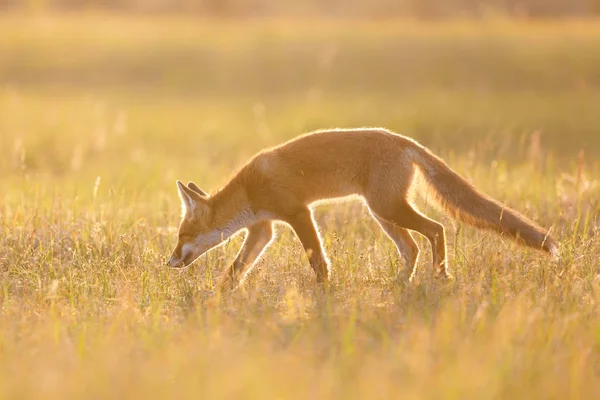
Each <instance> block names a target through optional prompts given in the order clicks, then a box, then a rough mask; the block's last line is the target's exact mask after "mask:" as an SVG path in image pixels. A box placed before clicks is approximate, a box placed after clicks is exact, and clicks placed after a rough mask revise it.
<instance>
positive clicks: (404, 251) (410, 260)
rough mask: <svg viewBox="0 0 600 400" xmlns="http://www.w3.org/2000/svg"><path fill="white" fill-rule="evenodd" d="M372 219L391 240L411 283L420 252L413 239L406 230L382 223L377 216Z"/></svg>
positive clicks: (388, 223) (385, 222)
mask: <svg viewBox="0 0 600 400" xmlns="http://www.w3.org/2000/svg"><path fill="white" fill-rule="evenodd" d="M374 218H375V220H376V221H377V222H378V223H379V226H381V228H382V229H383V231H384V232H385V233H386V234H387V236H388V237H389V238H390V239H392V241H393V242H394V244H395V245H396V248H397V249H398V253H400V256H401V257H402V258H403V259H404V261H405V262H406V266H407V268H408V270H409V271H410V278H409V281H410V282H412V280H413V279H414V277H415V274H416V272H417V260H418V258H419V252H420V250H419V246H418V245H417V242H415V239H414V238H413V237H412V235H411V234H410V231H409V230H408V229H406V228H401V227H400V226H398V225H394V224H392V223H390V222H387V221H384V220H383V219H381V218H379V217H377V216H374Z"/></svg>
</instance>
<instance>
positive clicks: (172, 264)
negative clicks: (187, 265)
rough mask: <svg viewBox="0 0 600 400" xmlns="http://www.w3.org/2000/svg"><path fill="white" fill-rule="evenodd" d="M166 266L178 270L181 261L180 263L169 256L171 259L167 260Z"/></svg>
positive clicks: (181, 263)
mask: <svg viewBox="0 0 600 400" xmlns="http://www.w3.org/2000/svg"><path fill="white" fill-rule="evenodd" d="M167 265H168V266H169V267H171V268H179V267H181V266H182V265H183V261H181V260H180V259H179V258H177V257H175V256H171V258H169V261H167Z"/></svg>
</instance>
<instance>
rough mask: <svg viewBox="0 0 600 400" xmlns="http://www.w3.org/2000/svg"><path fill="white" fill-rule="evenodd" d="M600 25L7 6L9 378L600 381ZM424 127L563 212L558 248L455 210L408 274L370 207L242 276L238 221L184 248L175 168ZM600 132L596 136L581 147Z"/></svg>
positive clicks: (126, 391) (303, 389) (525, 194)
mask: <svg viewBox="0 0 600 400" xmlns="http://www.w3.org/2000/svg"><path fill="white" fill-rule="evenodd" d="M599 26H600V25H598V24H597V22H594V21H588V22H551V23H523V22H510V21H484V22H478V23H476V22H465V21H462V22H452V23H444V24H425V23H417V22H414V21H396V22H394V23H391V22H387V23H382V24H375V23H359V22H352V23H351V22H345V23H340V22H327V21H263V22H246V23H234V22H220V23H216V22H210V23H209V22H205V21H194V20H191V19H181V18H179V19H166V18H163V19H159V18H151V17H143V18H142V17H140V18H138V19H122V18H117V17H114V16H107V15H90V14H86V15H72V16H29V17H28V16H23V15H5V16H1V17H0V188H1V192H0V193H1V196H2V197H1V198H0V199H1V200H0V243H1V245H0V310H1V311H0V398H90V397H94V398H140V397H142V396H146V397H148V398H174V397H180V396H183V397H188V398H190V397H191V398H197V397H204V398H255V397H256V398H309V397H313V396H314V397H319V398H397V397H402V398H477V399H480V398H593V397H596V396H598V394H599V389H598V388H600V375H599V374H600V314H599V311H600V309H599V307H598V304H599V302H600V281H599V279H598V273H599V271H598V268H599V267H600V265H599V262H598V254H600V253H599V252H600V242H599V241H598V232H599V229H600V203H599V202H598V199H599V198H600V186H599V183H598V177H599V176H600V164H599V163H598V162H597V161H595V157H597V156H598V155H599V154H600V151H599V149H600V139H599V138H600V135H598V131H599V130H600V113H599V112H598V104H600V91H599V87H600V86H599V85H600V75H599V72H598V71H600V58H599V57H598V56H597V51H595V50H596V49H597V48H600V47H599V46H600V28H599ZM366 125H377V126H385V127H388V128H390V129H393V130H395V131H398V132H401V133H404V134H407V135H410V136H413V137H415V138H417V139H418V140H420V141H422V142H423V143H424V144H426V145H427V146H429V147H431V148H432V149H433V150H435V151H436V152H438V153H439V154H440V155H442V156H443V157H445V158H446V159H447V160H448V162H449V163H450V164H451V165H452V167H453V168H455V169H456V170H457V171H458V172H460V173H461V174H463V175H465V176H467V177H468V178H469V179H470V180H471V181H473V182H474V183H475V184H476V185H477V186H478V187H480V188H481V189H482V190H484V191H485V192H487V193H489V194H490V195H492V196H494V197H495V198H497V199H499V200H501V201H503V202H506V203H507V204H509V205H511V206H513V207H515V208H516V209H518V210H519V211H521V212H523V213H525V214H526V215H528V216H530V217H531V218H532V219H534V220H535V221H537V222H538V223H539V224H540V225H542V226H544V227H551V228H552V232H553V234H554V236H555V237H556V238H557V239H558V240H559V241H560V243H561V249H560V254H561V258H560V260H559V261H552V260H551V259H549V258H547V257H545V256H544V255H542V254H539V253H537V252H535V251H533V250H529V249H525V248H522V247H517V246H516V245H514V244H513V243H512V242H510V241H508V240H505V239H503V238H500V237H497V236H495V235H493V234H491V233H485V232H481V231H476V230H474V229H471V228H470V227H468V226H464V225H460V224H457V223H454V222H453V221H451V220H449V219H448V218H446V217H444V216H442V215H440V214H439V213H438V212H437V211H435V210H433V209H431V208H430V207H429V206H427V205H426V204H423V203H422V202H420V203H419V205H420V207H421V209H422V210H424V211H425V212H426V213H427V214H428V215H431V216H432V217H435V218H436V219H438V220H440V221H442V222H443V223H444V225H445V226H446V229H447V234H448V238H449V255H450V260H451V268H452V272H453V274H454V275H455V277H456V281H455V282H454V283H441V282H436V281H435V280H434V279H433V278H432V277H431V267H430V251H429V246H428V244H426V242H425V241H424V240H423V239H422V238H419V243H420V246H421V248H422V249H423V254H422V256H421V259H420V263H419V272H418V275H417V281H416V282H415V283H414V284H408V282H407V281H406V277H407V273H406V271H405V269H404V265H403V264H402V262H400V261H399V258H398V256H397V254H396V251H395V248H394V247H393V245H392V243H391V241H390V240H388V239H387V238H386V237H385V235H384V234H383V233H382V232H381V231H380V229H379V228H378V227H377V225H376V224H375V223H374V222H373V221H371V220H370V219H369V218H368V215H367V213H366V212H365V210H364V209H363V208H362V207H361V206H360V205H358V204H343V205H336V206H324V207H320V208H318V209H317V212H316V215H317V219H318V221H319V225H320V226H321V229H322V233H323V236H324V239H325V242H326V243H325V247H326V250H327V253H328V255H329V256H330V258H331V260H332V287H331V291H330V293H329V294H327V295H325V294H323V293H321V292H320V291H319V290H317V288H316V286H315V282H314V276H313V273H312V270H311V269H310V267H309V266H308V263H307V261H306V259H305V256H304V254H303V252H302V250H301V247H300V245H299V243H298V241H297V240H296V239H295V237H294V235H293V233H292V232H291V231H290V230H289V229H288V228H286V227H284V226H281V227H278V238H277V240H276V242H275V243H274V244H273V246H272V247H271V248H270V249H269V251H268V252H267V253H266V254H265V256H264V258H263V259H262V260H261V261H260V263H259V264H258V266H257V267H256V268H255V269H254V270H253V271H252V272H251V273H250V274H249V276H248V277H247V279H246V281H245V284H244V286H243V288H242V289H241V290H239V291H237V292H234V293H228V294H225V295H222V296H221V295H219V294H217V292H216V291H215V282H216V280H217V279H218V277H219V276H220V274H221V271H222V270H223V269H224V268H225V267H226V266H227V265H228V263H229V262H231V261H232V259H233V258H234V256H235V253H236V251H237V249H238V248H239V245H240V243H241V239H242V236H241V235H240V236H237V237H235V238H234V239H233V240H231V242H230V243H228V244H226V245H224V246H223V247H220V248H218V249H215V250H214V251H211V252H209V253H208V254H207V255H206V256H204V257H202V258H201V259H200V260H198V261H197V262H196V263H195V264H194V266H193V267H191V268H189V269H186V270H184V271H174V270H170V269H168V268H166V267H165V265H164V264H165V260H166V257H167V256H168V255H169V254H170V251H171V250H172V247H173V246H174V243H175V238H176V233H175V232H176V227H177V224H178V218H179V199H178V197H177V192H176V187H175V180H176V179H181V180H184V181H187V180H194V181H196V182H197V183H198V184H200V186H201V187H203V188H205V189H207V190H213V189H215V188H216V187H218V185H220V184H222V183H223V182H225V181H226V179H227V178H228V177H229V176H230V175H231V173H232V172H233V171H234V170H235V168H236V167H238V166H239V165H240V164H241V163H243V162H244V160H245V159H246V158H247V157H248V156H250V155H251V154H252V153H253V152H255V151H257V150H259V149H261V148H262V147H264V146H269V145H274V144H277V143H279V142H281V141H283V140H286V139H289V138H291V137H293V136H295V135H296V134H298V133H301V132H303V131H305V130H310V129H315V128H324V127H333V126H342V127H351V126H366ZM580 150H584V153H583V158H578V157H579V156H578V154H579V151H580Z"/></svg>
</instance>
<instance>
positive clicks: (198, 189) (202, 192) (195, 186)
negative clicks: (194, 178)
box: [188, 182, 208, 197]
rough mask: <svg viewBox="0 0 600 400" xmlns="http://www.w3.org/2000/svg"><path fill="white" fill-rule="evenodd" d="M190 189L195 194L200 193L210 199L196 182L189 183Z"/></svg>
mask: <svg viewBox="0 0 600 400" xmlns="http://www.w3.org/2000/svg"><path fill="white" fill-rule="evenodd" d="M188 188H189V189H192V190H193V191H194V192H196V193H198V194H199V195H200V196H202V197H208V195H207V194H206V192H205V191H204V190H202V189H200V188H199V187H198V185H196V184H195V183H194V182H188Z"/></svg>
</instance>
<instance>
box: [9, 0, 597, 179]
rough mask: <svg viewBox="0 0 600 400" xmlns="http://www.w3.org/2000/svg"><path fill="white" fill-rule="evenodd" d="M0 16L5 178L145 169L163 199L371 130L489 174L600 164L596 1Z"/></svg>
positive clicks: (222, 5) (269, 0) (102, 5)
mask: <svg viewBox="0 0 600 400" xmlns="http://www.w3.org/2000/svg"><path fill="white" fill-rule="evenodd" d="M0 10H1V11H0V115H1V116H0V149H1V150H0V156H1V157H0V173H1V174H2V175H3V176H8V177H16V178H18V177H20V176H21V175H22V173H23V172H24V171H25V172H26V173H27V174H29V175H31V174H34V173H44V174H51V175H52V176H55V177H57V176H61V175H64V174H65V173H67V172H68V173H71V174H83V175H84V176H85V175H86V174H89V175H90V176H96V175H99V174H102V175H104V176H106V175H107V174H108V175H114V176H118V177H122V176H124V175H126V174H127V173H128V172H129V173H131V175H132V176H133V175H138V176H139V174H140V173H141V171H145V172H147V173H148V175H149V176H153V177H156V178H154V179H159V180H161V184H162V182H164V184H165V185H166V184H167V182H170V183H172V178H173V177H174V176H175V175H177V174H179V173H180V172H179V171H182V170H183V171H185V168H187V167H190V168H194V173H195V174H199V175H200V178H203V179H206V180H207V181H208V182H210V183H213V182H212V180H213V179H217V178H215V177H222V176H223V175H225V174H228V171H230V170H231V168H233V167H234V166H236V165H239V164H240V163H241V162H243V161H244V160H245V159H246V157H248V156H249V155H251V154H252V153H253V152H255V151H257V150H259V149H260V148H262V147H264V146H268V145H273V144H276V143H279V142H280V141H282V140H286V139H289V138H291V137H293V136H295V135H297V134H299V133H301V132H303V131H307V130H312V129H317V128H332V127H356V126H368V125H371V126H373V125H374V126H384V127H387V128H389V129H392V130H395V131H397V132H400V133H403V134H406V135H409V136H413V137H415V138H417V139H418V140H420V141H421V142H423V143H424V144H425V145H427V146H429V147H431V148H432V149H433V150H434V151H437V152H440V153H441V154H442V155H443V156H446V157H453V156H454V155H456V156H457V157H459V156H460V157H462V155H467V156H468V157H470V158H469V159H470V160H476V161H477V162H479V163H483V164H486V165H487V164H489V163H490V162H500V163H502V162H504V161H510V162H521V163H527V164H532V165H536V166H538V167H541V168H546V167H548V166H549V165H550V164H552V165H558V166H560V167H561V168H568V169H571V168H572V167H573V166H574V165H576V164H577V163H578V161H577V160H578V159H580V158H581V157H582V155H583V156H585V157H587V159H593V157H594V156H597V155H598V153H600V151H599V149H600V134H599V133H598V130H599V129H600V113H599V111H598V110H599V106H598V105H599V104H600V91H599V88H600V25H599V24H598V20H597V19H596V14H597V13H598V12H600V1H599V0H543V1H542V0H524V1H517V0H499V1H493V2H492V1H481V0H479V1H476V0H444V1H434V0H418V1H417V0H368V1H367V0H348V1H340V0H319V1H317V0H309V1H303V2H293V1H275V0H203V1H192V0H172V1H167V0H148V1H141V0H137V1H135V0H109V1H93V0H80V1H76V0H30V1H18V0H0ZM582 151H583V153H582ZM550 166H551V165H550ZM157 171H160V173H156V174H153V172H157ZM165 171H167V172H165ZM168 171H172V172H171V173H170V172H168ZM71 176H77V175H71ZM170 183H169V184H170Z"/></svg>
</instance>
